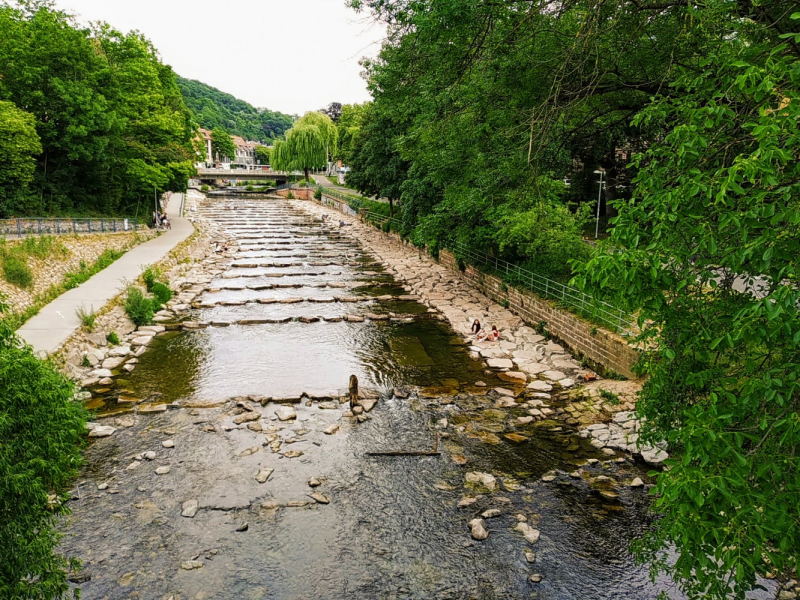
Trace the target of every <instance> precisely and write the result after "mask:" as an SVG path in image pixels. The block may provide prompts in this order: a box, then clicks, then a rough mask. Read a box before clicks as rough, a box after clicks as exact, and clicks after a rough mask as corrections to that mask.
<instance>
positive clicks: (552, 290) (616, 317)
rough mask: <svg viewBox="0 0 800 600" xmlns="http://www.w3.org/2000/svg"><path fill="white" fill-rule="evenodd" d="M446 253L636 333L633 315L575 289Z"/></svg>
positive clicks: (397, 226)
mask: <svg viewBox="0 0 800 600" xmlns="http://www.w3.org/2000/svg"><path fill="white" fill-rule="evenodd" d="M359 214H360V216H361V217H362V218H363V220H364V221H366V222H369V223H372V224H373V225H375V226H376V227H379V228H381V229H385V224H386V223H389V225H390V227H389V229H390V230H393V231H402V225H403V223H402V221H400V220H399V219H395V218H393V217H388V216H386V215H381V214H379V213H375V212H371V211H366V210H361V211H360V213H359ZM447 249H448V250H450V251H452V252H453V254H454V255H455V256H456V258H459V259H461V260H463V261H464V262H467V263H470V264H472V265H474V266H476V267H479V268H482V270H484V271H489V272H492V273H494V274H496V275H499V276H500V277H501V278H502V279H504V280H507V281H508V282H509V283H511V284H512V285H515V286H519V287H523V288H527V289H529V290H530V291H532V292H534V293H536V294H537V295H538V296H541V297H542V298H548V299H550V300H555V301H556V302H557V303H559V304H560V305H562V306H564V307H565V308H567V309H568V310H570V311H571V312H574V313H576V314H578V315H580V316H583V317H585V318H586V319H588V320H589V321H592V322H594V323H597V324H599V325H602V326H604V327H606V328H607V329H609V330H611V331H616V332H619V333H623V334H633V333H635V332H636V331H637V328H638V326H637V323H636V318H635V317H634V316H633V315H632V314H630V313H628V312H626V311H624V310H622V309H619V308H617V307H616V306H614V305H612V304H609V303H608V302H605V301H604V300H598V299H597V298H595V297H593V296H591V295H589V294H586V293H585V292H582V291H581V290H579V289H577V288H574V287H570V286H568V285H564V284H563V283H559V282H558V281H554V280H553V279H549V278H547V277H544V276H542V275H539V274H537V273H534V272H533V271H529V270H528V269H525V268H523V267H520V266H519V265H515V264H513V263H510V262H508V261H505V260H503V259H501V258H497V257H496V256H491V255H490V254H486V253H485V252H478V251H476V250H473V249H471V248H469V246H467V245H466V244H463V243H454V244H450V245H449V247H448V248H447Z"/></svg>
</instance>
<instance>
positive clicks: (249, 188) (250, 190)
mask: <svg viewBox="0 0 800 600" xmlns="http://www.w3.org/2000/svg"><path fill="white" fill-rule="evenodd" d="M244 189H245V190H247V191H248V192H252V191H253V190H254V189H255V188H254V187H253V186H252V185H248V186H247V187H246V188H244Z"/></svg>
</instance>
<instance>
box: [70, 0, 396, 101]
mask: <svg viewBox="0 0 800 600" xmlns="http://www.w3.org/2000/svg"><path fill="white" fill-rule="evenodd" d="M56 3H57V6H58V7H59V8H61V9H62V10H65V11H67V12H70V13H73V14H75V15H76V16H78V17H79V18H80V20H81V21H83V22H87V21H106V22H108V23H110V24H111V25H112V26H114V27H115V28H116V29H119V30H121V31H124V32H128V31H131V30H134V29H136V30H139V31H141V32H142V33H144V34H145V36H146V37H148V38H149V39H150V40H152V42H153V44H154V45H155V47H156V48H157V49H158V50H159V52H160V53H161V57H162V60H163V61H164V62H165V63H167V64H169V65H171V66H172V68H173V69H174V70H175V72H176V73H178V74H179V75H180V76H182V77H187V78H189V79H198V80H200V81H202V82H203V83H207V84H208V85H211V86H213V87H215V88H218V89H220V90H222V91H223V92H228V93H229V94H233V95H234V96H236V97H237V98H241V99H242V100H245V101H247V102H249V103H250V104H252V105H254V106H258V107H264V108H269V109H270V110H278V111H281V112H284V113H289V114H301V115H302V114H303V113H304V112H306V111H309V110H317V109H319V108H322V107H324V106H327V105H328V104H329V103H330V102H341V103H342V104H348V103H352V102H364V101H365V100H368V99H369V94H368V93H367V89H366V85H365V82H364V80H363V79H361V77H360V72H361V67H360V66H359V64H358V61H359V59H360V58H361V57H362V56H375V55H376V54H377V53H378V51H379V50H380V40H381V39H382V38H383V35H384V33H385V30H384V29H382V28H381V27H380V26H378V25H374V24H372V23H371V22H370V21H368V20H366V19H365V18H364V17H363V16H360V15H357V14H356V13H355V12H354V11H352V10H351V9H349V8H346V7H345V0H237V1H234V2H223V1H219V0H218V1H211V0H56Z"/></svg>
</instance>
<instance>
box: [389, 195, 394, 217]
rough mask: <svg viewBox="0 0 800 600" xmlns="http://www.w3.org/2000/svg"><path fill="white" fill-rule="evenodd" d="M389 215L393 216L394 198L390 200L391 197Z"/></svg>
mask: <svg viewBox="0 0 800 600" xmlns="http://www.w3.org/2000/svg"><path fill="white" fill-rule="evenodd" d="M389 216H390V217H393V216H394V200H392V199H391V198H389Z"/></svg>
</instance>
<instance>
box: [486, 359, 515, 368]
mask: <svg viewBox="0 0 800 600" xmlns="http://www.w3.org/2000/svg"><path fill="white" fill-rule="evenodd" d="M486 364H487V365H489V366H490V367H492V368H493V369H512V368H513V367H514V363H513V362H511V360H509V359H508V358H490V359H489V360H487V361H486Z"/></svg>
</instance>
